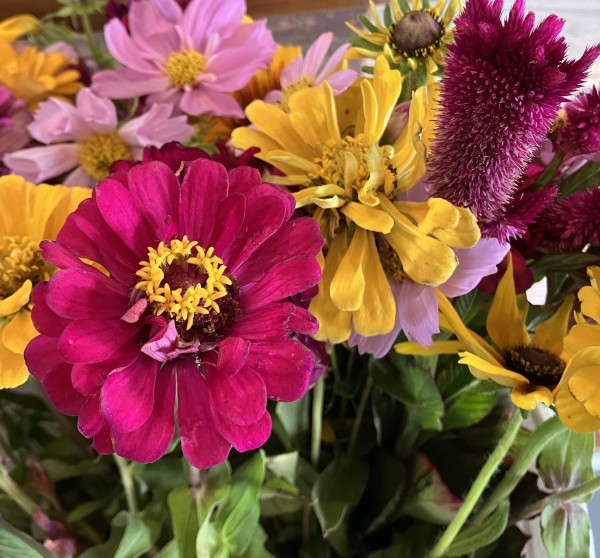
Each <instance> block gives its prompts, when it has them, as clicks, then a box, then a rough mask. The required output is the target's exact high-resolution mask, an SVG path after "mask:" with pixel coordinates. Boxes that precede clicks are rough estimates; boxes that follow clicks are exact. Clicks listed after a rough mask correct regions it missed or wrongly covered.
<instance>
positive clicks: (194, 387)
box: [177, 358, 231, 469]
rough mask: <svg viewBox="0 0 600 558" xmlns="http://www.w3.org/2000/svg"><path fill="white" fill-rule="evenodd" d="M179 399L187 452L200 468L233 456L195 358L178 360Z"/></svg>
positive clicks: (180, 421) (184, 447)
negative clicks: (213, 414)
mask: <svg viewBox="0 0 600 558" xmlns="http://www.w3.org/2000/svg"><path fill="white" fill-rule="evenodd" d="M177 398H178V405H179V406H178V409H177V419H178V422H179V429H180V431H181V450H182V451H183V455H185V456H186V458H187V459H188V460H189V462H190V463H191V464H192V465H193V466H194V467H198V468H199V469H207V468H209V467H213V466H214V465H218V464H219V463H223V461H225V460H226V459H227V456H228V455H229V451H230V450H231V444H229V443H228V442H227V441H226V440H225V439H224V438H223V437H222V436H221V434H219V432H218V431H217V430H216V427H215V423H214V420H213V417H212V414H211V412H210V403H209V399H208V386H207V383H206V380H205V379H204V376H202V374H201V373H200V372H199V371H198V367H197V366H196V363H195V362H194V361H193V360H192V359H191V358H185V359H182V361H180V362H179V363H178V370H177Z"/></svg>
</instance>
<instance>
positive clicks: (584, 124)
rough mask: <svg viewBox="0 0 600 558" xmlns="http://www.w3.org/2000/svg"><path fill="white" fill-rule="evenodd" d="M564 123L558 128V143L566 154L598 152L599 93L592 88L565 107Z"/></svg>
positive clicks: (599, 124) (599, 140) (599, 145)
mask: <svg viewBox="0 0 600 558" xmlns="http://www.w3.org/2000/svg"><path fill="white" fill-rule="evenodd" d="M565 113H566V114H565V118H566V122H565V125H564V126H563V127H561V128H560V130H559V134H558V139H557V141H558V143H559V145H560V146H561V148H562V149H564V150H565V151H567V152H575V153H578V154H579V153H594V152H596V151H600V92H599V91H598V89H596V88H595V87H593V88H592V89H591V90H590V91H586V92H584V93H580V94H579V95H578V96H577V97H576V98H575V99H574V100H573V101H571V102H570V103H567V105H566V106H565Z"/></svg>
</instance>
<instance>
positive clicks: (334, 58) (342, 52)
mask: <svg viewBox="0 0 600 558" xmlns="http://www.w3.org/2000/svg"><path fill="white" fill-rule="evenodd" d="M348 48H349V45H348V44H343V45H341V46H339V47H338V48H336V49H335V51H334V52H333V54H332V55H331V56H330V57H329V60H327V63H326V64H325V65H324V66H323V67H322V68H321V71H320V72H319V73H318V74H315V75H316V78H317V83H321V82H322V81H323V80H327V83H330V82H329V79H330V78H331V77H332V76H331V75H330V74H331V73H332V72H333V71H334V70H335V69H336V68H337V67H338V66H339V65H340V64H341V62H342V60H343V59H344V56H346V52H348ZM341 71H343V72H352V73H353V74H354V76H353V79H352V81H354V79H356V78H357V77H358V72H355V71H354V70H341ZM337 73H339V72H336V73H334V74H333V75H336V74H337ZM348 75H349V74H348ZM351 83H352V82H350V83H349V84H348V85H347V86H346V87H349V86H350V85H351ZM330 85H331V83H330ZM344 89H346V88H344Z"/></svg>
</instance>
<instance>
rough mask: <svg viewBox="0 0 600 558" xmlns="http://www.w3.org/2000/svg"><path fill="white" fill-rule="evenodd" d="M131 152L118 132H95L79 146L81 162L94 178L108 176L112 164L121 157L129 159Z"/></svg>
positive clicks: (98, 178) (99, 178) (100, 178)
mask: <svg viewBox="0 0 600 558" xmlns="http://www.w3.org/2000/svg"><path fill="white" fill-rule="evenodd" d="M130 157H131V152H130V151H129V147H127V144H126V143H125V142H124V141H123V140H122V139H121V138H120V136H119V135H118V134H115V133H112V134H94V135H92V136H90V137H89V138H88V139H86V140H85V141H84V142H83V143H82V144H81V147H80V148H79V164H80V165H81V166H82V167H83V170H84V171H85V172H86V173H87V174H88V175H89V176H91V177H92V178H95V179H96V180H102V179H103V178H105V177H107V176H108V173H109V169H110V166H111V165H112V164H113V163H114V162H115V161H118V160H120V159H129V158H130Z"/></svg>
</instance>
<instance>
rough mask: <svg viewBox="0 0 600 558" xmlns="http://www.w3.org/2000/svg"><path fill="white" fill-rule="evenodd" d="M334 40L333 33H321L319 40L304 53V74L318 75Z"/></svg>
mask: <svg viewBox="0 0 600 558" xmlns="http://www.w3.org/2000/svg"><path fill="white" fill-rule="evenodd" d="M332 40H333V33H331V32H327V33H322V34H321V35H319V37H318V38H317V40H316V41H315V42H314V43H313V44H312V45H310V47H309V48H308V50H307V51H306V54H305V55H304V61H303V64H302V75H303V76H315V77H316V75H317V73H318V71H319V68H320V67H321V64H323V60H325V56H327V51H328V50H329V46H330V45H331V41H332Z"/></svg>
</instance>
